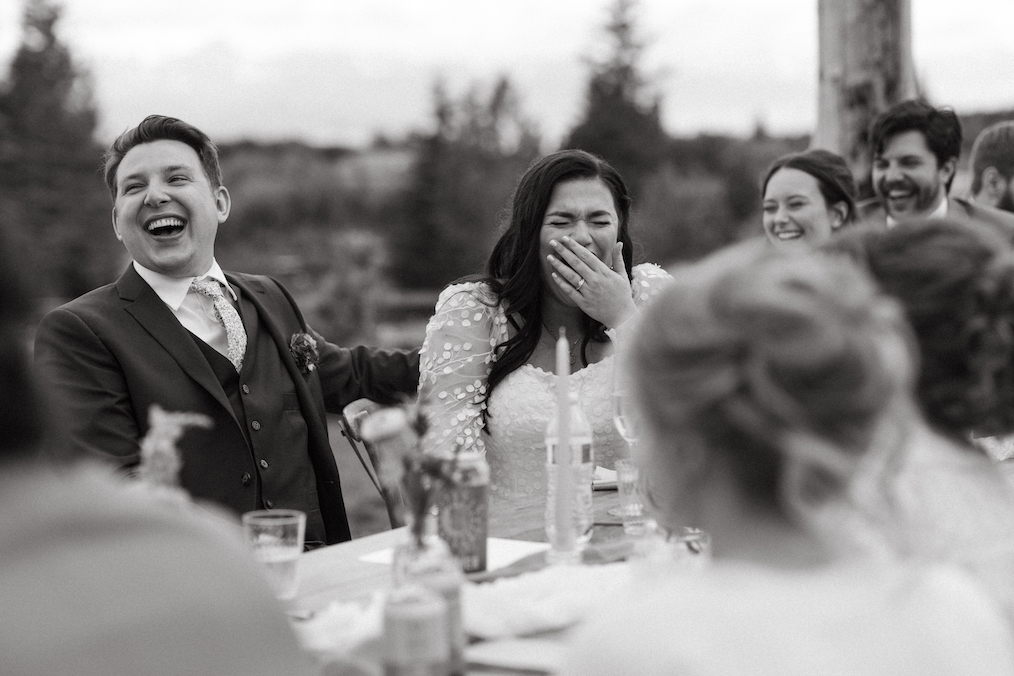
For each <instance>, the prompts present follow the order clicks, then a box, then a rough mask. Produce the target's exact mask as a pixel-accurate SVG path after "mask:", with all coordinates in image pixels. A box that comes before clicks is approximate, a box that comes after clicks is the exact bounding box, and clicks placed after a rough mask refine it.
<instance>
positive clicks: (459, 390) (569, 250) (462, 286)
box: [419, 150, 669, 499]
mask: <svg viewBox="0 0 1014 676" xmlns="http://www.w3.org/2000/svg"><path fill="white" fill-rule="evenodd" d="M629 215H630V196H629V194H628V193H627V188H626V186H625V184H624V183H623V179H622V178H621V177H620V175H619V174H618V173H617V172H616V170H615V169H613V168H612V167H611V166H609V164H607V163H606V162H604V161H603V160H602V159H600V158H598V157H596V156H594V155H591V154H589V153H586V152H583V151H580V150H563V151H560V152H557V153H553V154H551V155H548V156H546V157H544V158H542V159H541V160H538V161H537V162H535V163H534V164H533V165H532V166H531V167H530V168H529V169H528V171H527V172H525V174H524V175H523V176H522V177H521V181H520V182H519V184H518V186H517V189H516V190H515V193H514V199H513V206H512V210H511V219H510V223H509V225H508V227H507V229H506V231H505V232H504V233H503V235H502V236H501V237H500V239H499V241H498V242H497V243H496V245H495V247H494V248H493V252H492V254H491V255H490V258H489V261H488V263H487V268H486V275H485V276H483V277H480V278H477V279H474V280H472V281H465V282H461V283H456V284H452V285H450V286H449V287H447V288H446V289H444V291H443V292H442V293H441V294H440V298H439V299H438V300H437V304H436V311H435V313H434V315H433V317H432V318H431V319H430V322H429V325H428V326H427V329H426V340H425V342H424V343H423V347H422V352H421V355H420V382H419V397H420V402H421V403H422V404H423V406H424V407H425V409H426V410H427V412H428V417H429V420H430V429H429V431H428V433H427V435H426V437H425V439H424V447H425V448H426V450H427V451H430V452H440V451H451V450H453V449H454V448H455V447H460V448H462V449H475V450H479V451H484V452H485V454H486V460H487V461H488V462H489V465H490V491H491V495H492V496H493V497H494V498H507V499H509V498H512V497H516V496H520V495H533V494H543V493H544V492H545V478H544V475H545V463H546V455H545V447H544V442H543V434H544V432H545V429H546V425H547V424H548V422H549V418H550V416H551V414H552V411H553V410H554V408H555V397H556V394H555V393H556V373H555V361H554V350H555V344H556V342H557V339H558V338H559V336H560V329H561V328H563V329H564V330H565V332H566V336H567V339H568V341H569V342H570V361H571V367H570V370H571V372H572V373H573V376H572V380H571V382H572V383H573V385H572V387H573V388H574V389H576V390H577V392H578V395H579V396H580V398H581V402H582V405H583V407H584V412H585V415H586V417H587V418H588V420H589V422H590V423H591V425H592V428H593V433H594V438H593V449H594V453H595V463H596V464H597V465H602V466H605V467H610V468H611V467H612V465H613V463H614V462H615V460H616V459H617V458H620V457H623V456H626V455H627V448H626V444H625V442H623V440H622V439H621V438H620V437H619V435H618V434H617V432H616V430H615V428H614V426H613V423H612V414H611V410H612V408H611V404H610V392H611V378H612V366H611V364H612V361H613V353H614V352H615V348H616V341H617V340H618V339H619V335H618V333H621V332H623V331H624V328H625V327H629V325H630V323H631V322H630V321H629V320H630V318H631V317H632V316H633V315H634V314H635V313H636V312H637V310H638V308H639V307H641V306H642V305H643V304H644V303H645V302H646V301H647V300H648V299H649V298H650V297H651V296H652V295H654V294H655V293H657V292H658V291H659V289H660V288H661V286H662V285H663V284H664V282H665V281H667V280H668V279H669V277H668V275H667V274H666V273H665V272H664V271H663V270H662V269H661V268H659V267H657V266H654V265H649V264H642V265H638V266H633V265H632V259H633V256H632V253H631V239H630V231H629Z"/></svg>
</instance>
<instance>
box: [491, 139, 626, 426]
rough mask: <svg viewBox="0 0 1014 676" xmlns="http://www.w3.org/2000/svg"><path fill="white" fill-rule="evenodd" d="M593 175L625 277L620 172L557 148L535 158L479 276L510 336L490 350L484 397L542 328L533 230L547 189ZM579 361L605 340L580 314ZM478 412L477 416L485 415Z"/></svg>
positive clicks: (538, 226) (523, 357)
mask: <svg viewBox="0 0 1014 676" xmlns="http://www.w3.org/2000/svg"><path fill="white" fill-rule="evenodd" d="M586 178H597V179H599V180H601V181H602V182H603V183H604V184H605V185H606V187H607V188H609V192H610V193H612V195H613V202H614V203H615V206H616V215H617V217H618V218H619V228H618V232H617V241H618V242H622V243H623V266H624V268H626V271H627V277H628V278H630V277H631V268H632V266H633V254H632V245H631V240H630V230H629V220H630V201H631V200H630V193H629V192H627V186H626V184H625V183H624V182H623V179H622V178H621V177H620V174H619V173H618V172H617V171H616V170H615V169H614V168H613V167H612V166H610V165H609V164H608V163H607V162H606V161H605V160H603V159H602V158H600V157H596V156H595V155H592V154H591V153H587V152H585V151H583V150H561V151H558V152H555V153H553V154H551V155H547V156H546V157H543V158H542V159H540V160H537V161H535V162H534V163H533V164H532V166H530V167H529V168H528V170H527V171H526V172H525V174H524V175H523V176H522V177H521V180H520V181H519V182H518V186H517V188H516V189H515V190H514V196H513V198H512V206H511V219H510V223H509V224H508V226H507V229H506V230H505V231H504V233H503V234H502V235H501V236H500V239H499V240H498V241H497V243H496V245H495V246H494V247H493V252H492V253H491V254H490V257H489V260H488V261H487V263H486V277H484V278H482V281H484V282H485V283H486V284H488V285H489V288H490V289H491V290H492V292H493V294H494V296H495V299H496V303H498V304H501V305H502V307H503V308H504V311H505V314H506V315H507V320H508V321H509V322H510V324H511V326H512V327H514V330H515V334H514V336H513V337H512V338H510V339H509V340H507V341H505V342H503V343H500V344H499V345H497V346H496V347H495V348H494V351H493V354H494V361H493V365H492V367H491V370H490V373H489V379H488V381H487V384H486V398H485V401H486V402H488V401H489V398H490V395H492V393H493V390H495V389H496V386H497V385H499V384H500V382H502V381H503V379H504V378H506V377H507V376H508V375H509V374H510V373H511V372H512V371H514V370H515V369H517V368H518V367H519V366H521V365H522V364H524V363H525V362H527V361H528V358H529V357H531V356H532V353H533V352H534V351H535V347H536V345H537V344H538V342H539V336H540V334H541V332H542V298H543V295H544V294H545V293H546V289H545V288H544V287H545V284H544V282H543V279H542V267H541V261H540V256H539V233H540V231H541V230H542V220H543V217H544V216H545V214H546V209H547V208H548V207H549V201H550V199H551V198H552V195H553V189H554V188H555V187H556V185H557V184H558V183H560V182H562V181H570V180H574V179H586ZM583 321H584V340H583V341H582V343H581V361H582V363H583V364H585V365H587V363H588V360H587V356H586V348H587V346H588V342H589V341H590V340H595V341H600V342H601V341H605V340H606V336H605V327H603V326H602V324H600V323H599V322H597V321H595V320H594V319H592V318H591V317H588V316H587V315H585V316H584V319H583ZM487 411H488V409H484V410H483V419H484V420H485V419H486V417H488V412H487Z"/></svg>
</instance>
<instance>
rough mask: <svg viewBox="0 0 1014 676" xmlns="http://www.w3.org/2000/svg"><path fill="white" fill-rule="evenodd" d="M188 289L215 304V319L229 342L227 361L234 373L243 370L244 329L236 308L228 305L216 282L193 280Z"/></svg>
mask: <svg viewBox="0 0 1014 676" xmlns="http://www.w3.org/2000/svg"><path fill="white" fill-rule="evenodd" d="M190 288H191V289H193V290H194V291H196V292H197V293H200V294H203V295H205V296H207V297H208V298H210V299H211V300H212V301H213V302H214V304H215V318H216V319H218V321H219V322H220V323H221V324H222V326H224V327H225V335H226V337H227V338H228V340H229V361H231V362H232V364H233V366H235V367H236V371H237V372H238V371H240V369H242V368H243V355H244V354H246V329H244V328H243V320H242V319H240V318H239V313H238V312H236V308H234V307H233V306H232V304H231V303H229V301H228V299H227V298H226V297H225V294H224V293H222V285H221V284H219V283H218V281H217V280H214V279H211V278H210V277H205V278H204V279H195V280H194V281H193V283H192V284H191V285H190Z"/></svg>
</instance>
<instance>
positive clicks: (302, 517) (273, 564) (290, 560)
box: [243, 509, 306, 600]
mask: <svg viewBox="0 0 1014 676" xmlns="http://www.w3.org/2000/svg"><path fill="white" fill-rule="evenodd" d="M243 532H244V533H245V534H246V540H247V543H249V545H250V547H251V549H253V553H254V557H255V558H256V559H257V560H258V561H260V562H261V563H263V564H264V566H265V568H266V570H267V577H268V582H270V583H271V587H272V589H274V592H275V596H277V597H278V598H279V599H283V600H284V599H291V598H294V597H295V596H296V590H297V589H298V588H299V578H298V577H297V573H298V571H297V568H296V564H297V562H298V561H299V555H300V554H302V553H303V537H304V535H305V533H306V514H305V513H303V512H300V511H299V510H296V509H264V510H258V511H255V512H247V513H246V514H244V515H243Z"/></svg>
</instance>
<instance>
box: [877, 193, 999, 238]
mask: <svg viewBox="0 0 1014 676" xmlns="http://www.w3.org/2000/svg"><path fill="white" fill-rule="evenodd" d="M857 211H858V212H859V220H860V222H862V223H870V224H873V225H881V226H886V225H887V210H886V209H885V208H884V205H883V203H882V202H881V201H880V200H879V199H878V198H873V199H869V200H865V201H863V202H860V203H859V205H858V208H857ZM947 216H948V217H949V218H957V219H959V220H960V219H971V220H974V221H978V222H980V223H987V224H989V225H992V226H994V227H995V228H997V229H998V230H1000V232H1002V233H1003V235H1004V236H1005V237H1006V238H1007V239H1008V240H1010V241H1011V242H1014V214H1012V213H1010V212H1009V211H1003V210H1001V209H994V208H993V207H988V206H986V205H984V204H975V203H974V202H969V201H968V200H965V199H962V198H960V197H948V198H947Z"/></svg>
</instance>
